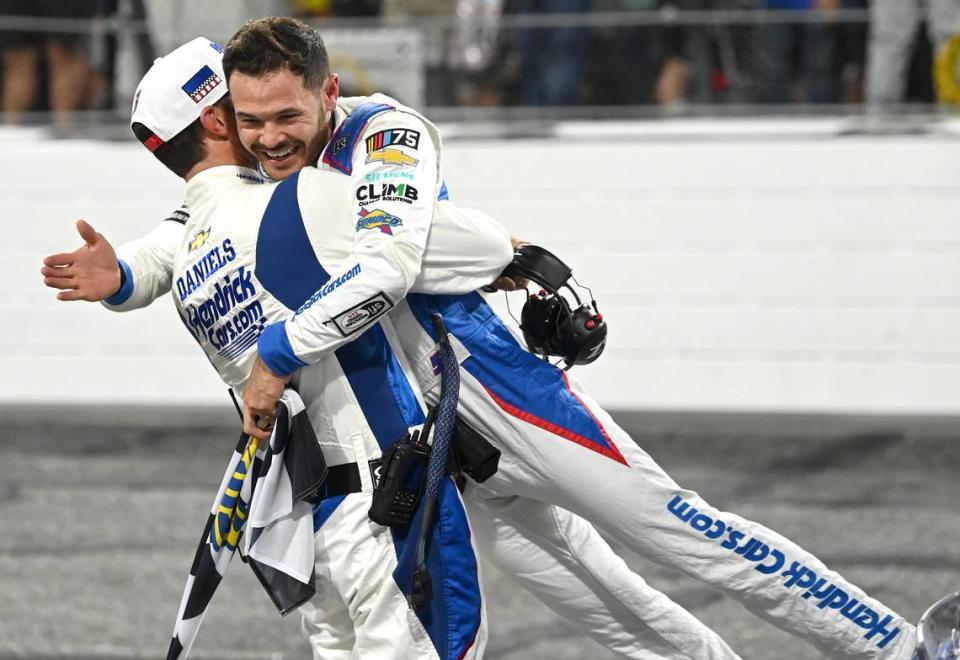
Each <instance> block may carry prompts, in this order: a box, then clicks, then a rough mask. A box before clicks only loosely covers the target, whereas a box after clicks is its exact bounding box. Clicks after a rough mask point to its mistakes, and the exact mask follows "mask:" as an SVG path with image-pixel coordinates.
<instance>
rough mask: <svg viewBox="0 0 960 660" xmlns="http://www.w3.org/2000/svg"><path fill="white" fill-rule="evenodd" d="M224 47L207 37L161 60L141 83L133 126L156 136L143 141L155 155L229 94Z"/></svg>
mask: <svg viewBox="0 0 960 660" xmlns="http://www.w3.org/2000/svg"><path fill="white" fill-rule="evenodd" d="M222 60H223V47H222V46H220V44H217V43H214V42H212V41H210V40H209V39H206V38H204V37H197V38H196V39H194V40H193V41H190V42H188V43H185V44H184V45H182V46H180V47H179V48H177V49H176V50H174V51H173V52H172V53H170V54H169V55H167V56H166V57H158V58H157V59H156V60H155V61H154V62H153V66H151V67H150V70H149V71H147V73H146V74H145V75H144V76H143V78H142V79H141V80H140V84H139V85H138V86H137V93H136V94H134V96H133V109H132V110H131V111H130V125H131V126H133V124H137V123H139V124H143V125H144V126H146V127H147V128H148V129H150V131H151V132H152V133H153V134H152V135H151V136H150V137H148V138H147V139H146V140H144V141H143V145H144V146H145V147H146V148H147V149H149V150H150V151H156V150H157V149H158V148H159V147H160V146H162V145H163V143H164V142H166V141H168V140H170V139H171V138H173V137H174V136H176V135H177V134H178V133H180V132H181V131H182V130H183V129H185V128H186V127H187V126H189V125H190V124H192V123H193V122H195V121H196V120H197V119H199V118H200V111H201V110H203V109H204V108H205V107H207V106H209V105H213V104H214V103H216V102H217V101H219V100H220V99H222V98H223V96H224V94H226V93H227V77H226V76H225V75H224V73H223V61H222Z"/></svg>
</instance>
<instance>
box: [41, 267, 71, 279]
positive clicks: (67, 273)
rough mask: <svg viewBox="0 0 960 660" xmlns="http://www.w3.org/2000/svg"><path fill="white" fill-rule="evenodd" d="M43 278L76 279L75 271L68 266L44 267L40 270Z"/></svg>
mask: <svg viewBox="0 0 960 660" xmlns="http://www.w3.org/2000/svg"><path fill="white" fill-rule="evenodd" d="M40 274H41V275H43V276H44V277H71V278H72V277H76V276H77V273H76V271H75V270H74V269H73V268H71V267H70V266H44V267H43V268H41V269H40Z"/></svg>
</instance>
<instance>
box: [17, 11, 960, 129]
mask: <svg viewBox="0 0 960 660" xmlns="http://www.w3.org/2000/svg"><path fill="white" fill-rule="evenodd" d="M266 14H287V15H296V16H301V17H303V18H304V19H306V20H308V21H310V22H312V23H314V24H315V25H317V27H319V28H320V29H321V31H322V33H323V35H324V37H325V39H326V40H327V44H328V48H329V50H330V52H331V55H332V60H333V68H334V70H336V71H338V72H339V73H340V74H341V76H342V79H343V87H344V90H343V91H344V93H345V94H348V95H349V94H368V93H371V92H373V91H383V92H386V93H389V94H391V95H393V96H395V97H397V98H398V99H400V100H401V101H404V102H406V103H408V104H411V105H414V106H416V107H421V108H424V107H426V108H459V109H461V110H462V111H464V112H472V113H474V114H478V113H480V114H481V115H482V114H483V113H484V112H487V113H490V112H492V110H491V109H493V108H528V109H529V108H536V109H538V111H540V112H544V111H548V112H550V111H553V112H561V114H564V115H565V116H569V115H577V114H580V115H585V114H586V115H589V114H590V113H592V114H593V116H609V113H611V112H612V113H614V114H615V115H623V116H631V115H632V116H643V115H650V114H670V115H676V114H690V113H698V112H700V113H703V112H705V113H710V114H717V113H721V112H736V111H738V110H740V111H742V110H743V109H745V108H748V109H750V111H751V112H783V111H794V112H795V111H797V110H798V109H805V110H822V109H826V110H829V111H837V110H840V111H851V112H861V111H863V110H864V109H867V110H878V111H882V110H887V109H895V108H897V107H899V106H901V105H903V104H934V103H938V104H940V105H941V106H947V105H951V104H956V103H957V102H958V101H960V83H958V78H960V67H958V60H960V57H958V55H960V36H958V35H960V0H241V1H227V0H203V1H201V2H189V3H188V2H186V0H0V51H2V70H0V78H2V88H0V89H2V93H0V97H2V110H3V115H2V119H3V122H5V123H22V122H29V121H41V122H49V121H53V122H56V123H60V124H69V123H70V122H71V121H76V118H77V117H78V116H79V115H75V114H74V113H75V112H76V111H99V112H107V113H114V114H117V115H120V114H123V113H124V112H125V111H126V108H127V107H128V105H127V104H128V102H129V99H130V98H131V97H132V93H133V87H134V86H135V84H136V80H137V79H138V78H139V76H140V75H141V74H142V72H143V71H145V70H146V68H147V67H148V66H149V64H150V62H151V61H152V59H153V58H154V57H156V56H157V55H159V54H162V53H164V52H167V51H169V50H170V49H172V48H173V47H175V46H176V45H178V44H179V43H182V42H184V41H186V40H188V39H190V38H192V37H194V36H196V35H198V34H204V35H205V36H209V37H210V38H213V39H217V40H226V39H228V38H229V37H230V35H231V34H232V33H233V31H234V30H235V29H236V28H237V27H239V25H240V24H241V23H242V22H243V21H245V20H247V19H249V18H253V17H257V16H262V15H266ZM556 108H561V109H563V110H562V111H555V110H553V109H556ZM601 113H602V114H601Z"/></svg>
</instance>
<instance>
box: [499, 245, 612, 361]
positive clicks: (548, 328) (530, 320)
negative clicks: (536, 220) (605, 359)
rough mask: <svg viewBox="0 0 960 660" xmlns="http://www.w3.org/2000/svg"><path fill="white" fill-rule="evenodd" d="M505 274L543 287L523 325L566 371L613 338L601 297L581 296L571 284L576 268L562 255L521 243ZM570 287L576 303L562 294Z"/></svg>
mask: <svg viewBox="0 0 960 660" xmlns="http://www.w3.org/2000/svg"><path fill="white" fill-rule="evenodd" d="M503 275H504V276H506V277H511V278H514V279H516V278H526V279H528V280H532V281H533V282H536V283H537V284H539V285H540V286H541V287H543V288H542V289H540V292H539V293H537V294H533V295H530V296H529V297H528V298H527V301H526V303H525V304H524V305H523V310H522V311H521V312H520V329H521V330H522V331H523V338H524V340H525V341H526V342H527V346H528V347H529V348H530V351H531V352H532V353H536V354H538V355H543V356H544V358H546V357H547V356H550V355H553V356H557V357H561V358H563V361H564V363H566V367H565V370H566V369H569V368H570V367H572V366H573V365H575V364H589V363H591V362H593V361H594V360H596V359H597V358H598V357H600V354H601V353H603V349H604V347H605V346H606V342H607V324H606V322H605V321H604V320H603V315H602V314H600V312H599V310H598V309H597V302H596V301H595V300H591V301H590V304H586V303H583V302H582V301H581V300H580V296H578V295H577V292H576V291H575V290H574V289H573V287H571V286H570V284H569V280H570V279H571V277H572V271H571V269H570V267H569V266H567V265H566V264H565V263H563V262H562V261H560V259H559V258H557V256H556V255H554V254H553V253H552V252H550V251H548V250H545V249H544V248H542V247H540V246H538V245H530V244H527V245H521V246H520V247H519V248H517V251H516V252H515V253H514V255H513V261H512V262H511V263H510V264H509V265H508V266H507V267H506V268H505V269H504V270H503ZM574 282H576V280H574ZM564 288H565V289H567V290H568V291H569V292H570V293H571V294H572V295H573V298H574V300H576V308H572V307H571V305H570V302H569V301H567V299H566V298H564V296H562V295H561V293H560V290H561V289H564ZM588 290H589V289H588Z"/></svg>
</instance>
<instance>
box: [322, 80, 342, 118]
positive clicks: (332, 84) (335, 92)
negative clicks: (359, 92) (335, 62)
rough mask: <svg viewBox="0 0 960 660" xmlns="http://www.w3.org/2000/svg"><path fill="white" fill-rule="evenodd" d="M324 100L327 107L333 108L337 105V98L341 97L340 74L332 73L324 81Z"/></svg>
mask: <svg viewBox="0 0 960 660" xmlns="http://www.w3.org/2000/svg"><path fill="white" fill-rule="evenodd" d="M322 92H323V100H324V105H325V107H326V108H327V109H329V110H333V108H334V107H335V106H336V105H337V99H338V98H340V74H337V73H331V74H330V75H329V76H327V79H326V80H324V81H323V88H322Z"/></svg>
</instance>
